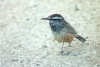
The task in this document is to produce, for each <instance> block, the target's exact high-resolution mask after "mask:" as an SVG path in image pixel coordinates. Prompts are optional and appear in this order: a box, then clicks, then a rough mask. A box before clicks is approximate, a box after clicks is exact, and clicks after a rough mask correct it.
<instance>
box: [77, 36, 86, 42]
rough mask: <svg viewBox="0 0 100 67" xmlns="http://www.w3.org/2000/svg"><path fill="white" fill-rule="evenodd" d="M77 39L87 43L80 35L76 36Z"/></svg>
mask: <svg viewBox="0 0 100 67" xmlns="http://www.w3.org/2000/svg"><path fill="white" fill-rule="evenodd" d="M76 39H78V40H80V41H81V42H85V41H86V39H84V38H83V37H81V36H80V35H77V36H76Z"/></svg>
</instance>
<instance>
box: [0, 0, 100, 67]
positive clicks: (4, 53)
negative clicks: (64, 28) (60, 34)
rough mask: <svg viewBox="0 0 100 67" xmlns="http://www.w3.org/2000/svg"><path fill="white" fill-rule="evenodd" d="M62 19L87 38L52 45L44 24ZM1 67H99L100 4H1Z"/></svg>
mask: <svg viewBox="0 0 100 67" xmlns="http://www.w3.org/2000/svg"><path fill="white" fill-rule="evenodd" d="M54 13H58V14H61V15H62V16H64V18H65V19H66V21H68V22H69V23H70V24H71V25H72V26H73V27H74V28H75V29H76V31H77V32H78V34H79V35H81V36H83V37H84V38H87V41H86V42H85V43H83V44H82V42H80V41H78V40H77V39H74V41H73V42H72V44H71V45H72V47H68V43H65V44H64V54H63V55H62V54H60V50H61V45H62V43H59V42H57V41H55V42H54V41H53V36H52V33H51V30H50V27H49V24H48V22H47V21H43V20H41V18H43V17H47V16H49V15H51V14H54ZM0 61H1V62H0V67H100V0H0Z"/></svg>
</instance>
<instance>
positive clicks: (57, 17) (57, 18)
mask: <svg viewBox="0 0 100 67" xmlns="http://www.w3.org/2000/svg"><path fill="white" fill-rule="evenodd" d="M52 19H62V18H61V17H53V18H52Z"/></svg>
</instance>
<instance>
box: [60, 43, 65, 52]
mask: <svg viewBox="0 0 100 67" xmlns="http://www.w3.org/2000/svg"><path fill="white" fill-rule="evenodd" d="M63 45H64V42H63V44H62V47H61V52H60V53H63V52H64V51H63Z"/></svg>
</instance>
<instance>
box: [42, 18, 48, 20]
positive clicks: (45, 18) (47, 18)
mask: <svg viewBox="0 0 100 67" xmlns="http://www.w3.org/2000/svg"><path fill="white" fill-rule="evenodd" d="M41 20H49V19H48V18H42V19H41Z"/></svg>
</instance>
